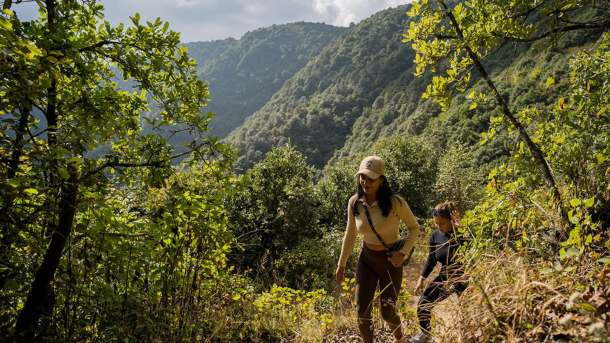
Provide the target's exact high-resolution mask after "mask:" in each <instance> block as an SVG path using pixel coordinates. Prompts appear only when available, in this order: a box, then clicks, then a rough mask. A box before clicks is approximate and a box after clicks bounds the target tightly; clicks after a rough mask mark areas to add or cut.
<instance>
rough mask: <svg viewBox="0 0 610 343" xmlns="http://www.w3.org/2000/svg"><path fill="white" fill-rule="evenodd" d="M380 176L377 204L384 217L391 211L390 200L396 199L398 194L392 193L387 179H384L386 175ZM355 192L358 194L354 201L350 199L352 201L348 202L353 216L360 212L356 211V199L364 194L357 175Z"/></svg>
mask: <svg viewBox="0 0 610 343" xmlns="http://www.w3.org/2000/svg"><path fill="white" fill-rule="evenodd" d="M380 177H382V178H383V180H382V181H381V185H379V189H378V190H377V204H378V205H379V208H380V209H381V214H382V215H383V216H384V217H387V216H388V214H390V211H392V202H393V201H395V200H397V199H398V195H397V194H396V193H394V191H393V190H392V187H390V183H389V182H388V179H386V177H385V176H383V175H381V176H380ZM356 194H357V195H358V197H357V198H355V199H354V201H352V203H351V204H350V207H351V208H352V213H354V216H355V217H357V216H358V214H360V212H358V206H356V204H357V202H358V200H359V199H360V198H362V197H363V196H364V188H362V185H361V184H360V176H358V180H357V181H356Z"/></svg>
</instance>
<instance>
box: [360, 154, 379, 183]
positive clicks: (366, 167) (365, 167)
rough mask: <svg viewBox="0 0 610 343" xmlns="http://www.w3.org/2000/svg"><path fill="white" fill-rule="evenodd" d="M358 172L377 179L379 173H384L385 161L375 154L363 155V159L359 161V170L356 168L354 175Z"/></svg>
mask: <svg viewBox="0 0 610 343" xmlns="http://www.w3.org/2000/svg"><path fill="white" fill-rule="evenodd" d="M358 174H364V175H366V176H368V177H370V178H371V179H377V178H379V177H380V176H381V175H385V163H384V162H383V160H382V159H381V158H379V157H377V156H368V157H365V158H364V160H362V162H360V170H358V173H356V175H358Z"/></svg>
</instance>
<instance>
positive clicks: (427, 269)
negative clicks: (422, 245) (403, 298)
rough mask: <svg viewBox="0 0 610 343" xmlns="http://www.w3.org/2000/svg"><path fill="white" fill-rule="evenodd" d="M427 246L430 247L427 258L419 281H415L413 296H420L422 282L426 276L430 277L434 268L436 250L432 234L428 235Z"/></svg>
mask: <svg viewBox="0 0 610 343" xmlns="http://www.w3.org/2000/svg"><path fill="white" fill-rule="evenodd" d="M428 245H429V246H430V248H429V249H430V250H429V252H428V258H427V259H426V264H424V269H423V270H422V272H421V276H420V277H419V280H417V286H415V291H414V292H413V294H415V295H421V291H423V286H424V281H425V280H426V278H428V276H430V273H432V270H433V269H434V267H436V257H435V256H434V251H435V249H436V244H435V242H434V232H433V233H432V234H431V235H430V240H429V241H428Z"/></svg>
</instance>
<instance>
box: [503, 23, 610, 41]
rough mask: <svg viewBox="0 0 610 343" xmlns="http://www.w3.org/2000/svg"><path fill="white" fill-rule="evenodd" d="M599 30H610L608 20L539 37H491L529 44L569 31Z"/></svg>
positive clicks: (561, 29) (580, 25)
mask: <svg viewBox="0 0 610 343" xmlns="http://www.w3.org/2000/svg"><path fill="white" fill-rule="evenodd" d="M601 28H610V20H606V21H603V22H601V23H599V24H584V23H583V24H578V25H570V26H566V27H560V28H556V29H553V30H550V31H548V32H546V33H543V34H541V35H538V36H534V37H530V38H519V37H513V36H507V35H502V34H500V33H497V32H494V33H492V35H493V36H494V37H498V38H503V39H506V40H508V41H511V42H520V43H531V42H535V41H537V40H540V39H543V38H546V37H548V36H551V35H556V34H558V33H563V32H569V31H574V30H581V29H601Z"/></svg>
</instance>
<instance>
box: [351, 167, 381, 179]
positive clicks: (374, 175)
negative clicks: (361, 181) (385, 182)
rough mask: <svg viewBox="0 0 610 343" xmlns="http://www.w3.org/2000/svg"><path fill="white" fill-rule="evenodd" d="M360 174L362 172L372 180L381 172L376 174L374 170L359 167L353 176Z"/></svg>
mask: <svg viewBox="0 0 610 343" xmlns="http://www.w3.org/2000/svg"><path fill="white" fill-rule="evenodd" d="M360 174H364V175H366V176H368V177H370V178H371V179H373V180H376V179H378V178H379V177H380V176H381V174H377V173H375V172H374V171H372V170H370V169H360V170H358V172H357V173H356V175H355V176H358V175H360Z"/></svg>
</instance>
